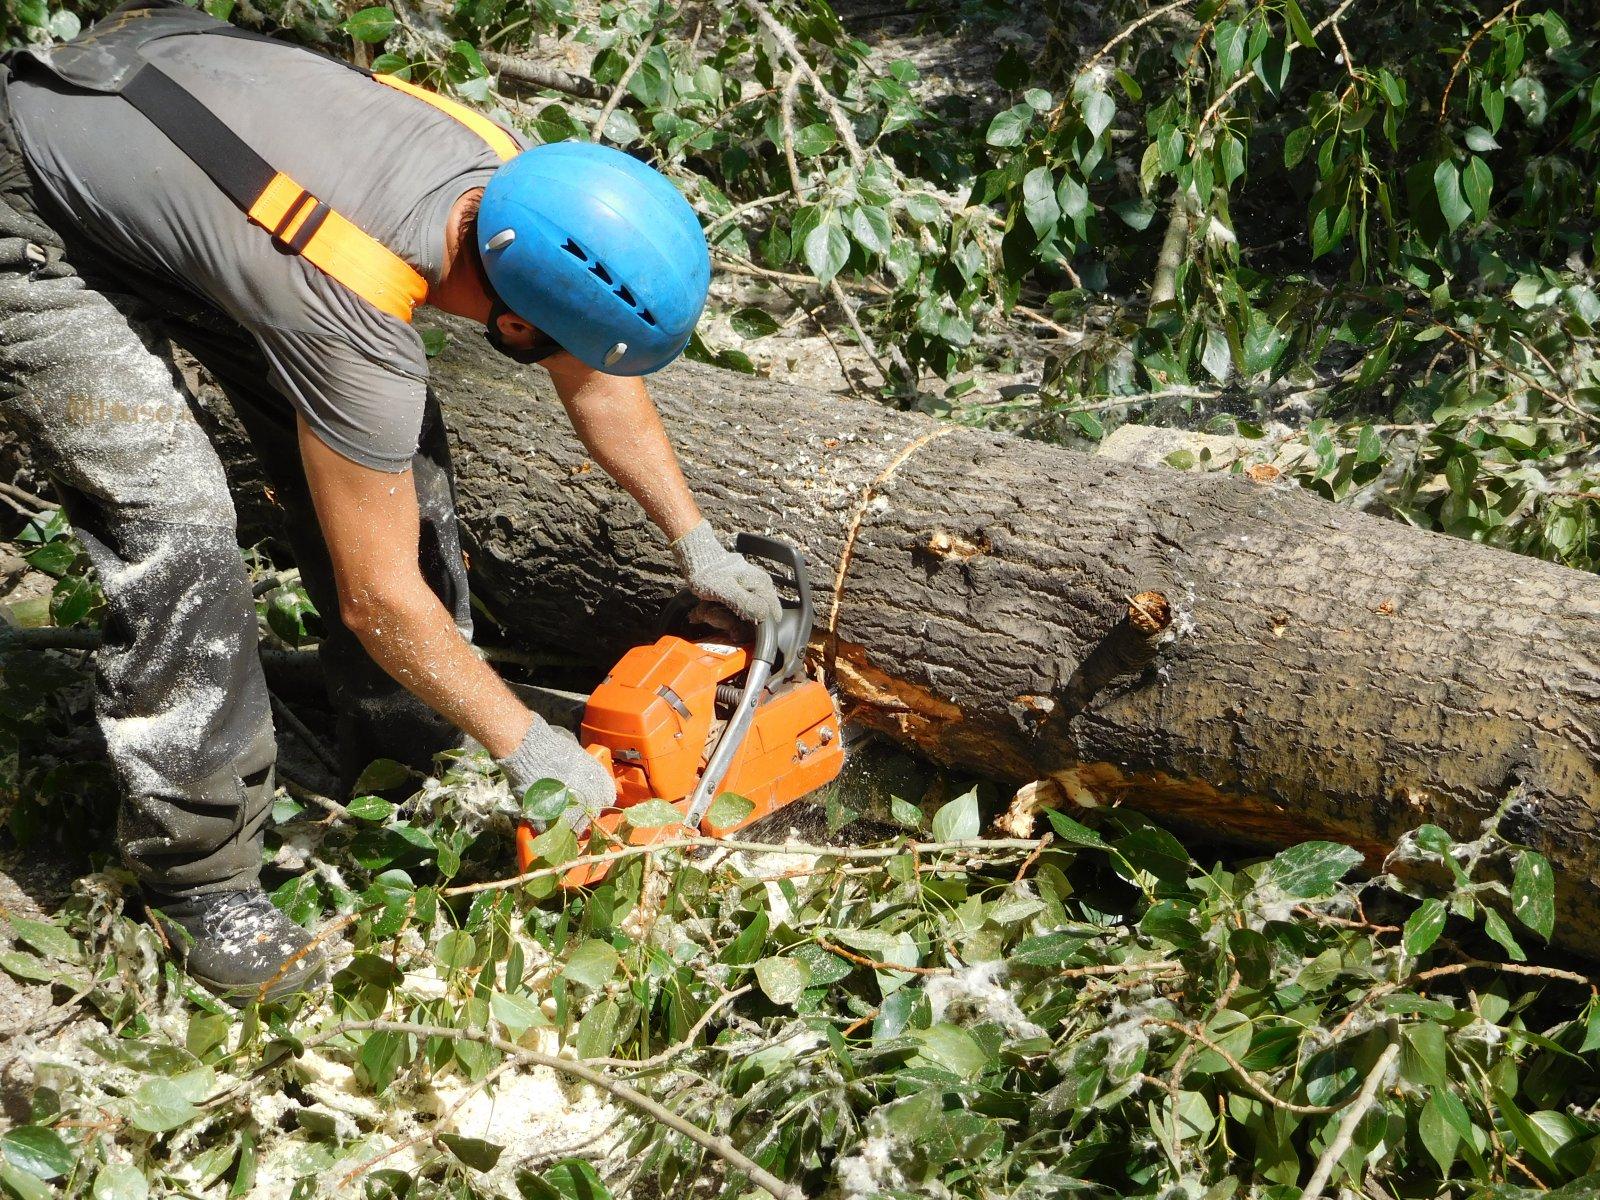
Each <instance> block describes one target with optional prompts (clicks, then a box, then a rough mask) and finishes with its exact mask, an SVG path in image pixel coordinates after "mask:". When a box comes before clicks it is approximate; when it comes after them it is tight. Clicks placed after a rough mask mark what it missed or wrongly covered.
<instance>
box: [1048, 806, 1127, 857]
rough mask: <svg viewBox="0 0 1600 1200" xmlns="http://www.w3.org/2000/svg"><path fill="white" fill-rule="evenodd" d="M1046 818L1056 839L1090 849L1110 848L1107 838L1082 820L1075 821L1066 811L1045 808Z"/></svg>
mask: <svg viewBox="0 0 1600 1200" xmlns="http://www.w3.org/2000/svg"><path fill="white" fill-rule="evenodd" d="M1044 815H1045V819H1046V820H1048V821H1049V822H1050V828H1051V829H1052V830H1054V831H1055V835H1056V839H1057V840H1058V841H1062V842H1065V843H1066V844H1067V845H1069V846H1082V847H1084V848H1086V849H1090V850H1109V849H1111V847H1110V846H1108V845H1107V844H1106V840H1105V838H1103V837H1101V836H1100V835H1099V834H1098V833H1096V832H1095V831H1094V830H1092V829H1090V828H1089V827H1088V826H1087V825H1084V824H1083V823H1082V822H1079V821H1074V820H1073V819H1072V818H1071V817H1069V816H1067V814H1066V813H1064V812H1058V811H1057V810H1056V809H1053V808H1047V809H1045V810H1044Z"/></svg>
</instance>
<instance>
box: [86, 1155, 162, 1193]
mask: <svg viewBox="0 0 1600 1200" xmlns="http://www.w3.org/2000/svg"><path fill="white" fill-rule="evenodd" d="M149 1194H150V1184H149V1183H148V1182H147V1181H146V1180H145V1177H144V1172H143V1171H141V1170H139V1168H138V1167H136V1166H134V1165H133V1164H132V1163H113V1164H111V1165H109V1166H105V1167H101V1168H100V1173H99V1174H98V1175H96V1176H95V1177H94V1191H93V1195H94V1200H145V1197H147V1196H148V1195H149Z"/></svg>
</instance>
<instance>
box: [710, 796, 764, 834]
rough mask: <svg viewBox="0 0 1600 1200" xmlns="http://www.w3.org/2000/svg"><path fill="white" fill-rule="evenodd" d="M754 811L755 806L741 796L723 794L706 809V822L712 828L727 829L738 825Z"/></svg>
mask: <svg viewBox="0 0 1600 1200" xmlns="http://www.w3.org/2000/svg"><path fill="white" fill-rule="evenodd" d="M755 810H756V806H755V805H754V804H752V803H751V802H750V801H749V800H746V799H745V798H744V797H743V796H736V795H734V794H733V793H732V792H723V793H722V795H720V796H718V797H717V798H716V799H715V800H713V801H712V802H711V807H710V808H708V809H706V820H707V821H709V822H710V823H711V825H712V827H713V828H716V829H727V828H728V827H729V826H730V825H737V824H739V822H741V821H743V820H744V819H745V818H746V817H748V816H749V815H750V814H751V813H753V812H755Z"/></svg>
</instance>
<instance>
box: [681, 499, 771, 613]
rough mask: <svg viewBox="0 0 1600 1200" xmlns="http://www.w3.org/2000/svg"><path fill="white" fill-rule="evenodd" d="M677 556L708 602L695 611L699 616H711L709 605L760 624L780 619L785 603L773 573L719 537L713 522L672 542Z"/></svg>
mask: <svg viewBox="0 0 1600 1200" xmlns="http://www.w3.org/2000/svg"><path fill="white" fill-rule="evenodd" d="M672 554H673V557H674V558H676V559H677V560H678V569H679V570H681V571H682V572H683V577H684V579H685V580H686V581H687V582H688V584H689V590H690V591H691V592H693V593H694V594H695V595H696V596H698V597H700V599H701V600H704V601H706V602H707V603H706V604H702V605H701V606H700V607H699V608H698V609H696V610H695V614H696V619H697V620H698V619H702V618H709V623H711V624H721V622H718V621H716V620H715V619H714V618H710V616H709V610H708V609H707V605H721V606H722V607H723V608H725V609H727V610H728V611H729V612H731V613H732V614H733V615H734V616H735V617H738V618H739V620H741V621H748V622H750V623H751V624H756V623H758V622H761V621H766V620H776V619H777V617H778V616H779V615H780V614H781V613H782V611H783V606H782V604H781V603H780V602H779V600H778V589H777V588H776V587H774V586H773V583H772V576H770V575H768V574H767V572H766V571H765V570H764V569H763V568H761V567H759V566H757V565H756V564H755V563H753V562H751V561H750V560H749V559H747V558H745V557H744V555H742V554H735V553H734V552H733V551H732V550H729V549H728V548H727V547H725V546H724V545H723V544H722V543H721V542H720V541H718V540H717V535H716V531H715V530H713V529H712V528H711V522H710V521H701V522H700V524H698V525H696V526H695V527H694V528H693V529H691V530H689V532H688V533H686V534H684V535H683V536H682V537H681V538H679V539H678V540H677V541H675V542H673V543H672Z"/></svg>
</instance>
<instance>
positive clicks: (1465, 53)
mask: <svg viewBox="0 0 1600 1200" xmlns="http://www.w3.org/2000/svg"><path fill="white" fill-rule="evenodd" d="M1521 6H1522V0H1511V3H1510V4H1508V5H1506V6H1505V7H1504V8H1502V9H1501V10H1500V11H1499V12H1497V13H1495V15H1494V16H1492V17H1490V18H1489V19H1488V20H1487V21H1485V22H1484V23H1483V24H1482V25H1480V26H1478V31H1477V32H1476V33H1474V34H1473V35H1472V37H1471V38H1470V39H1469V40H1468V42H1467V44H1466V45H1465V46H1463V47H1462V48H1461V55H1460V57H1458V58H1457V59H1456V61H1455V65H1454V66H1453V67H1451V68H1450V78H1449V80H1448V81H1447V82H1446V83H1445V85H1444V95H1442V96H1440V97H1439V124H1441V125H1443V124H1444V118H1445V113H1446V111H1447V110H1448V109H1449V107H1450V90H1451V89H1452V88H1454V87H1455V86H1456V77H1457V76H1458V75H1460V74H1461V69H1462V68H1463V67H1465V66H1466V65H1467V59H1469V58H1471V57H1472V51H1473V48H1474V47H1476V46H1477V44H1478V42H1479V40H1480V39H1482V37H1483V35H1484V34H1486V33H1488V32H1489V30H1491V29H1493V28H1494V27H1495V26H1496V25H1498V24H1499V23H1500V22H1501V21H1503V20H1505V19H1506V18H1507V17H1509V16H1512V15H1513V14H1514V13H1515V12H1516V11H1517V9H1518V8H1520V7H1521Z"/></svg>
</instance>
